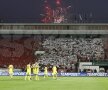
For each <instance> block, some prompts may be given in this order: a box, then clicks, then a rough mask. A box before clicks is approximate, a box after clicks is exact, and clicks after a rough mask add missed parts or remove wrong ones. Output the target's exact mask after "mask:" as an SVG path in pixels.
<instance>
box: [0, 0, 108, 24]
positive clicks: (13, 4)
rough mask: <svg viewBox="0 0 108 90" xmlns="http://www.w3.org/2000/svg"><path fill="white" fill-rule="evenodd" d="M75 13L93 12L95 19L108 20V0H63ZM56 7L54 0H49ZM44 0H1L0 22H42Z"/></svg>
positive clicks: (104, 21) (99, 20)
mask: <svg viewBox="0 0 108 90" xmlns="http://www.w3.org/2000/svg"><path fill="white" fill-rule="evenodd" d="M62 1H63V5H64V6H69V5H71V6H72V8H71V12H72V13H74V14H81V15H84V14H87V15H89V14H90V13H92V17H93V21H94V22H98V23H107V22H108V0H62ZM49 3H50V4H51V6H52V7H54V0H49ZM43 9H44V0H0V22H20V23H21V22H22V23H25V22H26V23H31V22H33V23H41V18H42V17H41V16H40V14H41V13H43Z"/></svg>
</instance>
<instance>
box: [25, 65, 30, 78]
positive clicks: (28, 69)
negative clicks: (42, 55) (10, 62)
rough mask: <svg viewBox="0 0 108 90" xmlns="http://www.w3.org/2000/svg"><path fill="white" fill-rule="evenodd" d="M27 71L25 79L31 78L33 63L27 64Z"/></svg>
mask: <svg viewBox="0 0 108 90" xmlns="http://www.w3.org/2000/svg"><path fill="white" fill-rule="evenodd" d="M26 69H27V72H26V76H25V80H26V79H27V78H28V80H30V79H31V65H30V64H27V67H26Z"/></svg>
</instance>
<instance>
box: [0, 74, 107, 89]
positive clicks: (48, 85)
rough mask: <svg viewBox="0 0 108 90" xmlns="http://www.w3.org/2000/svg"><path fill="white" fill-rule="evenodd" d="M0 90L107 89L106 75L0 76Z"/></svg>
mask: <svg viewBox="0 0 108 90" xmlns="http://www.w3.org/2000/svg"><path fill="white" fill-rule="evenodd" d="M0 90H108V78H107V77H59V78H58V79H57V80H54V79H52V77H48V78H45V79H44V78H43V77H40V80H39V81H35V80H31V81H28V80H26V81H25V80H24V77H18V76H17V77H14V78H13V79H12V80H10V78H9V77H7V76H4V77H2V76H0Z"/></svg>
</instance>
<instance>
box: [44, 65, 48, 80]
mask: <svg viewBox="0 0 108 90" xmlns="http://www.w3.org/2000/svg"><path fill="white" fill-rule="evenodd" d="M46 77H48V68H47V67H46V66H45V68H44V78H46Z"/></svg>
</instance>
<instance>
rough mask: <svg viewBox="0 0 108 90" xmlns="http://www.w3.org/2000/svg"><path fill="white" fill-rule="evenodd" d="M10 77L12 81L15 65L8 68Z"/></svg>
mask: <svg viewBox="0 0 108 90" xmlns="http://www.w3.org/2000/svg"><path fill="white" fill-rule="evenodd" d="M8 72H9V76H10V78H11V79H12V78H13V65H9V67H8Z"/></svg>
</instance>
